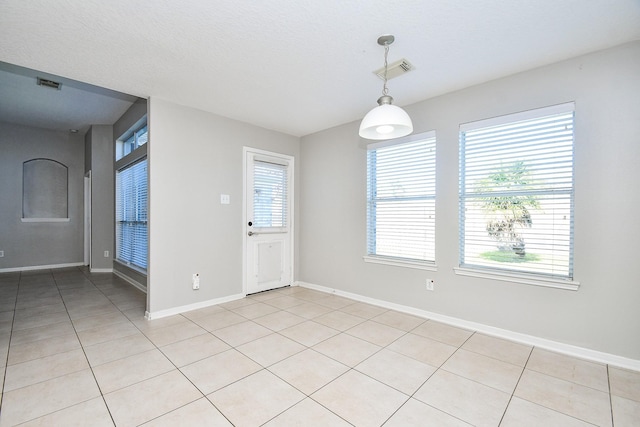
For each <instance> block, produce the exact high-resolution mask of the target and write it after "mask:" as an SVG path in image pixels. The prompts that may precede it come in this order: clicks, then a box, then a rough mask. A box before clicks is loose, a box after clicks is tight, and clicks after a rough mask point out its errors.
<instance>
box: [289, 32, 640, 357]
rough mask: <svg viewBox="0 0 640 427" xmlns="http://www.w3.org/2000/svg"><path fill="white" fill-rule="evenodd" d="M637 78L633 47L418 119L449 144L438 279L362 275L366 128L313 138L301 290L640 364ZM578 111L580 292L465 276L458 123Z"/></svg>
mask: <svg viewBox="0 0 640 427" xmlns="http://www.w3.org/2000/svg"><path fill="white" fill-rule="evenodd" d="M638 76H640V43H632V44H628V45H624V46H620V47H618V48H615V49H610V50H606V51H603V52H599V53H595V54H591V55H587V56H583V57H579V58H575V59H572V60H568V61H565V62H561V63H558V64H554V65H550V66H547V67H544V68H539V69H535V70H532V71H529V72H525V73H521V74H517V75H514V76H511V77H507V78H503V79H500V80H496V81H492V82H489V83H486V84H483V85H479V86H475V87H471V88H468V89H465V90H462V91H459V92H455V93H451V94H447V95H444V96H441V97H437V98H434V99H430V100H426V101H423V102H420V103H417V104H414V105H411V106H409V107H407V111H408V113H409V114H410V115H411V117H412V119H413V121H414V126H415V132H416V133H419V132H424V131H427V130H433V129H435V130H436V133H437V208H436V209H437V211H436V223H437V224H436V262H437V265H438V271H437V272H428V271H420V270H412V269H407V268H399V267H392V266H385V265H378V264H367V263H364V262H363V260H362V256H363V255H365V253H366V238H365V231H366V230H365V228H366V224H365V223H366V221H365V219H366V205H365V198H366V181H365V178H366V176H365V167H366V149H365V144H364V143H363V141H361V140H360V139H359V137H358V136H357V134H358V125H359V123H357V122H354V123H350V124H347V125H344V126H340V127H337V128H333V129H329V130H326V131H323V132H319V133H317V134H313V135H309V136H306V137H304V138H302V143H301V149H300V158H301V161H300V170H301V180H300V182H299V183H300V184H301V186H302V189H301V191H300V196H301V199H300V210H299V217H298V219H299V224H300V226H301V227H300V230H301V231H300V236H299V237H300V246H299V251H298V254H299V264H300V268H299V270H298V278H299V279H300V280H302V281H305V282H309V283H313V284H317V285H321V286H326V287H331V288H336V289H339V290H342V291H345V292H351V293H355V294H360V295H363V296H367V297H371V298H375V299H380V300H385V301H388V302H392V303H397V304H401V305H405V306H409V307H414V308H418V309H421V310H426V311H430V312H435V313H439V314H443V315H447V316H452V317H455V318H458V319H463V320H467V321H472V322H477V323H481V324H484V325H489V326H493V327H498V328H502V329H505V330H509V331H514V332H518V333H523V334H529V335H533V336H536V337H540V338H546V339H551V340H554V341H558V342H561V343H565V344H572V345H577V346H580V347H584V348H588V349H592V350H597V351H603V352H607V353H611V354H615V355H619V356H623V357H628V358H631V359H636V360H638V359H640V340H639V339H637V337H640V310H638V303H639V302H640V286H638V269H637V267H636V262H637V261H636V259H635V258H636V255H637V253H638V242H639V239H640V222H639V221H637V220H636V218H635V216H636V212H638V210H639V209H640V191H638V188H637V185H638V183H640V167H638V165H640V140H639V137H638V135H640V115H639V114H640V95H639V94H640V78H639V77H638ZM372 96H373V94H372ZM398 101H400V102H401V100H398ZM569 101H575V103H576V132H575V134H576V142H575V188H576V198H575V278H576V280H578V281H580V282H581V286H580V289H579V290H578V291H567V290H560V289H552V288H547V287H537V286H531V285H524V284H517V283H512V282H504V281H496V280H489V279H480V278H472V277H463V276H459V275H456V274H455V273H454V271H453V268H454V267H456V266H457V265H458V198H457V195H458V130H459V124H461V123H465V122H470V121H475V120H480V119H484V118H489V117H495V116H500V115H505V114H509V113H513V112H518V111H523V110H528V109H534V108H538V107H544V106H548V105H554V104H559V103H564V102H569ZM426 278H433V279H435V284H436V289H435V291H434V292H428V291H426V290H425V279H426Z"/></svg>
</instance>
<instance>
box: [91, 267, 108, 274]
mask: <svg viewBox="0 0 640 427" xmlns="http://www.w3.org/2000/svg"><path fill="white" fill-rule="evenodd" d="M89 273H113V268H90V269H89Z"/></svg>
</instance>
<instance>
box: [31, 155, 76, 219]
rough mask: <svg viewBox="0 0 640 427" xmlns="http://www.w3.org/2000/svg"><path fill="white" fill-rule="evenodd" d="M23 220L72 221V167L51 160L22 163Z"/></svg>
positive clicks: (41, 159) (40, 159) (32, 160)
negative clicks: (70, 204) (70, 173)
mask: <svg viewBox="0 0 640 427" xmlns="http://www.w3.org/2000/svg"><path fill="white" fill-rule="evenodd" d="M22 218H23V219H25V220H29V219H45V220H46V219H49V220H54V221H55V220H65V219H68V218H69V168H68V167H67V166H65V165H64V164H63V163H60V162H58V161H56V160H52V159H43V158H39V159H31V160H27V161H25V162H23V163H22Z"/></svg>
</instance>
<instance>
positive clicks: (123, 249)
mask: <svg viewBox="0 0 640 427" xmlns="http://www.w3.org/2000/svg"><path fill="white" fill-rule="evenodd" d="M147 187H148V186H147V159H146V158H145V159H143V160H141V161H139V162H137V163H133V164H132V165H129V166H127V167H125V168H123V169H121V170H119V171H117V172H116V258H117V259H118V260H119V261H121V262H123V263H125V264H127V265H133V266H135V267H138V268H140V269H143V270H146V269H147V236H148V230H147Z"/></svg>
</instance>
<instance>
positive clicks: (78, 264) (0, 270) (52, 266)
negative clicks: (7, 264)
mask: <svg viewBox="0 0 640 427" xmlns="http://www.w3.org/2000/svg"><path fill="white" fill-rule="evenodd" d="M83 265H84V263H83V262H72V263H68V264H50V265H31V266H27V267H11V268H0V273H12V272H15V271H32V270H50V269H56V268H68V267H82V266H83Z"/></svg>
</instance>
